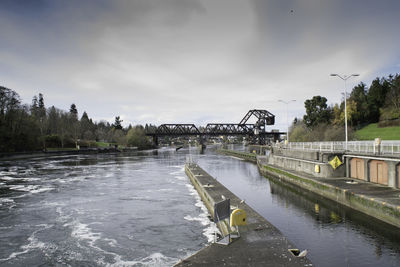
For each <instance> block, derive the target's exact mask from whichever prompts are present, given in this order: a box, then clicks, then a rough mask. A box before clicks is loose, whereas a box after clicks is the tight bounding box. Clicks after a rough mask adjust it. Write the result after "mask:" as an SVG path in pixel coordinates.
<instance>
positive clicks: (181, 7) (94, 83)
mask: <svg viewBox="0 0 400 267" xmlns="http://www.w3.org/2000/svg"><path fill="white" fill-rule="evenodd" d="M399 14H400V1H398V0H381V1H375V0H335V1H332V0H300V1H299V0H247V1H245V0H131V1H129V0H113V1H109V0H96V1H94V0H93V1H88V0H76V1H74V0H70V1H64V0H35V1H33V0H26V1H23V0H0V86H5V87H7V88H10V89H13V90H15V91H17V92H18V93H19V95H20V96H21V98H22V101H23V102H24V103H28V104H29V103H31V100H32V97H33V96H34V95H38V94H39V93H42V94H43V95H44V99H45V104H46V106H48V107H50V106H52V105H54V106H56V107H57V108H60V109H63V110H69V107H70V105H71V104H72V103H75V104H76V106H77V108H78V111H79V115H80V116H81V115H82V113H83V111H86V112H87V113H88V115H89V117H91V118H92V119H93V120H95V121H100V120H107V121H109V122H110V123H111V122H113V121H114V118H115V116H121V118H122V119H123V121H124V122H123V125H125V126H127V125H128V124H129V123H131V124H133V125H136V124H145V123H152V124H156V125H159V124H162V123H195V124H196V125H198V126H200V125H205V124H206V123H238V122H239V121H240V120H241V119H242V117H243V116H244V115H245V114H246V113H247V111H248V110H250V109H266V110H268V111H269V112H271V113H273V114H274V115H275V116H276V123H275V125H274V126H269V127H268V129H280V130H285V129H286V125H287V124H286V123H287V118H288V120H289V122H290V121H292V120H293V119H294V117H302V116H303V115H304V113H305V109H304V101H305V100H306V99H310V98H312V97H313V96H315V95H321V96H325V97H326V98H327V99H328V103H329V104H334V103H338V102H340V101H341V99H342V97H343V96H342V93H343V91H344V82H343V81H342V80H340V79H339V78H337V77H330V74H331V73H338V74H341V75H350V74H353V73H357V74H360V76H359V77H352V78H351V79H349V80H348V82H347V91H348V92H350V91H351V88H352V87H354V86H355V85H357V84H358V83H359V82H361V81H363V82H364V83H366V84H367V85H369V84H370V83H371V81H372V80H373V79H375V78H376V77H382V76H388V75H389V74H395V73H400V49H399V47H400V34H399V28H398V27H399V25H400V16H399ZM279 100H284V101H290V100H296V101H295V102H291V103H290V105H286V104H283V103H282V102H279ZM287 115H288V116H287Z"/></svg>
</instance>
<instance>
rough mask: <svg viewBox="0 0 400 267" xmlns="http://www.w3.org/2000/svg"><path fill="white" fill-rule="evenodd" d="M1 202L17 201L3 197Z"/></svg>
mask: <svg viewBox="0 0 400 267" xmlns="http://www.w3.org/2000/svg"><path fill="white" fill-rule="evenodd" d="M0 203H15V201H14V200H13V199H11V198H1V199H0Z"/></svg>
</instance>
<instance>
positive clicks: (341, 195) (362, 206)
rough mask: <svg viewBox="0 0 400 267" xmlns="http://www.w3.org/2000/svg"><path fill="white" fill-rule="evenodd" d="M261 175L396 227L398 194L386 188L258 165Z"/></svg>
mask: <svg viewBox="0 0 400 267" xmlns="http://www.w3.org/2000/svg"><path fill="white" fill-rule="evenodd" d="M258 167H259V170H260V172H261V173H262V174H263V175H268V176H273V177H276V178H278V179H281V180H283V181H285V182H289V183H291V184H295V185H297V186H299V187H301V188H303V189H306V190H309V191H312V192H314V193H316V194H318V195H321V196H323V197H326V198H328V199H331V200H333V201H336V202H338V203H340V204H342V205H345V206H347V207H350V208H352V209H355V210H358V211H361V212H363V213H365V214H367V215H369V216H372V217H374V218H376V219H379V220H381V221H384V222H386V223H388V224H391V225H393V226H396V227H400V191H399V190H396V189H392V188H389V187H386V186H380V185H375V184H370V183H368V182H362V181H357V183H356V184H351V183H348V182H350V181H351V179H349V178H345V177H342V178H337V179H334V178H325V179H316V178H313V177H304V176H301V175H299V174H297V173H292V172H289V171H286V170H282V169H279V168H277V167H275V166H271V165H263V164H258Z"/></svg>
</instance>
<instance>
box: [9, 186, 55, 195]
mask: <svg viewBox="0 0 400 267" xmlns="http://www.w3.org/2000/svg"><path fill="white" fill-rule="evenodd" d="M9 188H10V189H11V190H16V191H23V192H29V193H31V194H37V193H42V192H46V191H51V190H53V189H54V188H53V187H40V186H39V185H12V186H10V187H9Z"/></svg>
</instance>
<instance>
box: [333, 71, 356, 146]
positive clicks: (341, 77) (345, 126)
mask: <svg viewBox="0 0 400 267" xmlns="http://www.w3.org/2000/svg"><path fill="white" fill-rule="evenodd" d="M331 76H336V77H339V78H340V79H342V80H343V81H344V129H345V133H346V142H345V146H346V150H347V141H348V139H347V104H346V102H347V94H346V81H347V80H348V79H350V78H351V77H356V76H360V74H351V75H343V76H341V75H339V74H335V73H333V74H331Z"/></svg>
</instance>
